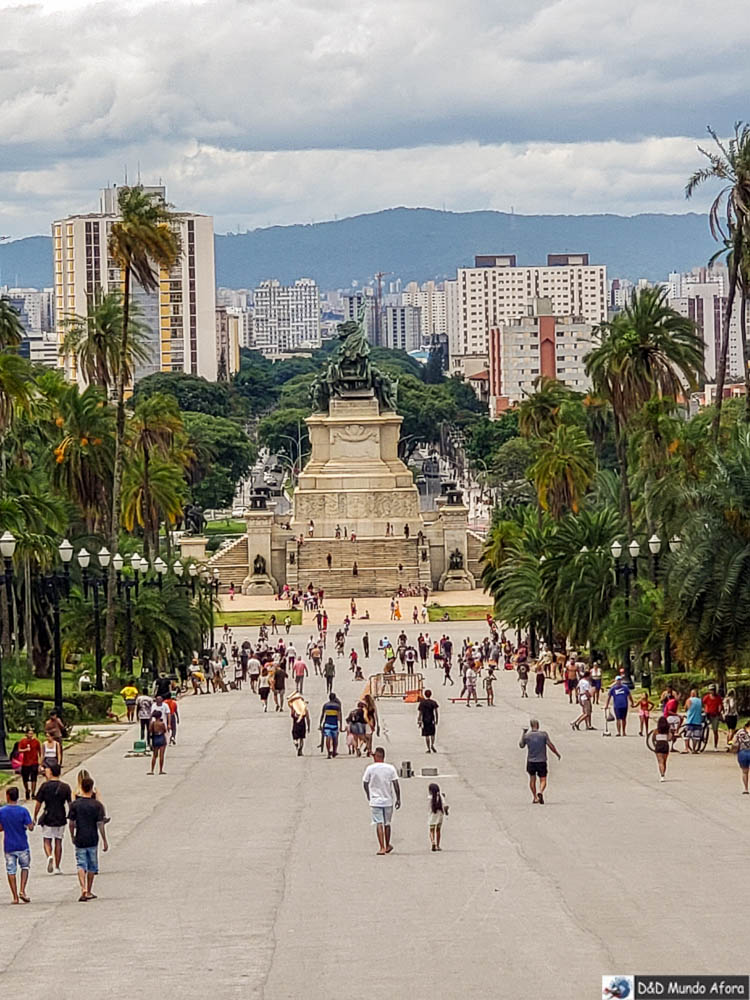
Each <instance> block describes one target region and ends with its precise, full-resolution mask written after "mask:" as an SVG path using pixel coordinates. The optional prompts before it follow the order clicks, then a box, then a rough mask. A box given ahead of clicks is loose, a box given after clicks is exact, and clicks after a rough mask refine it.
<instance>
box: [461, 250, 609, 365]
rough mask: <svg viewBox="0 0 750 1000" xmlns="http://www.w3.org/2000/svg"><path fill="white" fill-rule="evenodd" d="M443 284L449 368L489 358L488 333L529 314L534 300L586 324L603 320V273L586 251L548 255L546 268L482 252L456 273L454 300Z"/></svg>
mask: <svg viewBox="0 0 750 1000" xmlns="http://www.w3.org/2000/svg"><path fill="white" fill-rule="evenodd" d="M449 286H450V283H446V292H447V303H446V312H447V317H448V339H449V346H450V370H451V371H452V372H462V371H463V372H464V374H467V368H468V365H467V362H471V366H472V367H473V366H474V363H475V361H476V362H478V360H479V359H481V358H482V357H484V358H485V359H486V358H487V355H488V351H489V332H490V330H491V329H493V328H499V327H500V326H501V325H502V324H504V323H509V322H510V321H511V320H514V319H518V318H520V317H523V316H525V315H527V313H528V310H529V308H530V306H532V304H533V302H534V299H538V298H548V299H550V300H551V302H552V310H553V312H554V314H555V315H557V316H577V317H580V318H581V319H582V320H584V321H585V322H586V323H591V324H598V323H601V322H603V321H604V320H606V319H607V269H606V267H605V266H604V265H602V264H590V263H589V257H588V254H586V253H577V254H573V253H566V254H549V255H548V257H547V264H546V266H533V267H532V266H519V265H518V263H517V261H516V256H515V254H482V255H479V256H477V257H476V258H475V260H474V266H473V267H462V268H459V269H458V274H457V277H456V289H455V301H451V299H452V298H453V294H454V292H453V290H452V289H451V288H450V287H449Z"/></svg>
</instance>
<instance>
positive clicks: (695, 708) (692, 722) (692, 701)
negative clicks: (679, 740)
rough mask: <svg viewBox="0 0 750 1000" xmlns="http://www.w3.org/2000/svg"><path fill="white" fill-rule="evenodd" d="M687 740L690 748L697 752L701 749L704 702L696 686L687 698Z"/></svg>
mask: <svg viewBox="0 0 750 1000" xmlns="http://www.w3.org/2000/svg"><path fill="white" fill-rule="evenodd" d="M685 710H686V712H687V714H686V715H685V730H686V732H685V742H686V743H687V748H688V750H692V751H693V752H694V753H696V752H697V751H698V749H699V744H700V738H701V733H702V731H703V702H702V701H701V699H700V698H699V697H698V692H697V690H696V689H695V688H693V690H692V691H691V692H690V695H689V696H688V697H687V698H686V699H685Z"/></svg>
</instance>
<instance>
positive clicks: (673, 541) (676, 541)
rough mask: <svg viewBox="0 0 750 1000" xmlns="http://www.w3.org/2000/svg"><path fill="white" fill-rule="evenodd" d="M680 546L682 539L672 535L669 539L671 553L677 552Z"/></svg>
mask: <svg viewBox="0 0 750 1000" xmlns="http://www.w3.org/2000/svg"><path fill="white" fill-rule="evenodd" d="M681 545H682V539H681V538H680V536H679V535H672V537H671V538H670V539H669V548H670V551H671V552H679V551H680V547H681Z"/></svg>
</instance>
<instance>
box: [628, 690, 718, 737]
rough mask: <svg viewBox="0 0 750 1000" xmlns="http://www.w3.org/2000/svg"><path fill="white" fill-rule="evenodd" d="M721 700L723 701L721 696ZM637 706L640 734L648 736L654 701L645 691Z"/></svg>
mask: <svg viewBox="0 0 750 1000" xmlns="http://www.w3.org/2000/svg"><path fill="white" fill-rule="evenodd" d="M719 701H721V698H720V699H719ZM636 707H637V708H638V735H639V736H648V722H649V719H650V718H651V712H652V711H653V710H654V703H653V702H652V701H651V699H650V698H649V696H648V695H647V694H646V692H645V691H644V692H643V694H642V695H641V697H640V698H639V699H638V704H637V706H636Z"/></svg>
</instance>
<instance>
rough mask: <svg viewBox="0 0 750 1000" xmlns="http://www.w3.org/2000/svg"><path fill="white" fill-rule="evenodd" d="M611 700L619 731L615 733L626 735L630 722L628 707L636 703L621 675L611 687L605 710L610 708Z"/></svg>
mask: <svg viewBox="0 0 750 1000" xmlns="http://www.w3.org/2000/svg"><path fill="white" fill-rule="evenodd" d="M610 702H611V703H612V707H613V709H614V713H615V720H616V722H617V732H616V733H615V735H616V736H626V735H627V734H626V732H625V729H626V727H627V724H628V708H635V703H634V701H633V696H632V695H631V693H630V688H629V687H627V686H626V685H625V684H623V683H622V678H621V677H619V676H618V677H617V678H615V683H614V684H613V685H612V687H611V688H610V689H609V694H608V695H607V704H606V705H605V706H604V711H605V712H606V711H607V710H608V709H609V706H610Z"/></svg>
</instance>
